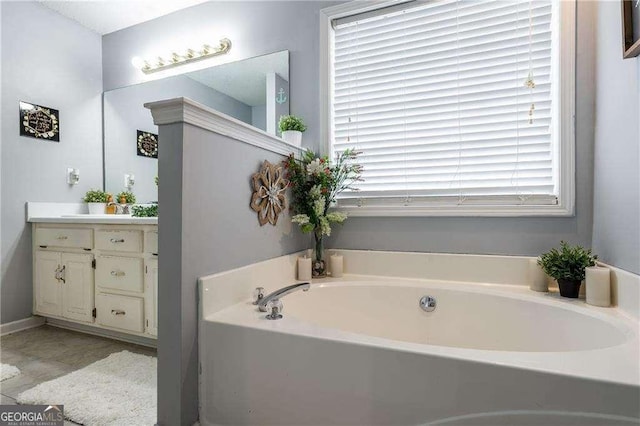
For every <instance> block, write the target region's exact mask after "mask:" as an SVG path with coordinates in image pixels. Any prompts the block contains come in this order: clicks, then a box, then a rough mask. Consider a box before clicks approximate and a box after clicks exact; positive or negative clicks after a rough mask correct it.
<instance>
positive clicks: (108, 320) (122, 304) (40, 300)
mask: <svg viewBox="0 0 640 426" xmlns="http://www.w3.org/2000/svg"><path fill="white" fill-rule="evenodd" d="M33 227H34V232H33V243H34V244H33V247H34V253H33V270H34V275H33V276H34V283H33V287H34V307H33V310H34V313H35V314H37V315H42V316H45V317H52V318H58V319H64V320H67V321H74V322H79V323H83V324H91V325H92V326H94V327H98V328H104V329H109V330H114V331H119V332H123V333H129V334H135V335H140V336H144V337H152V338H155V337H156V336H157V330H158V326H157V321H158V313H157V301H158V297H157V290H158V259H157V256H158V255H157V253H158V247H157V241H158V230H157V226H156V225H122V224H118V225H116V224H114V225H111V224H49V223H34V225H33Z"/></svg>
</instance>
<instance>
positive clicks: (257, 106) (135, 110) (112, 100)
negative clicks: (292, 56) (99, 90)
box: [103, 50, 289, 203]
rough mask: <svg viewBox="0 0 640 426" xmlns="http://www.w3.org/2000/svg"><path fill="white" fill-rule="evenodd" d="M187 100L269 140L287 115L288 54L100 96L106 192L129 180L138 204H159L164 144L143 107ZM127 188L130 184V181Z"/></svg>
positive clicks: (120, 187) (122, 186)
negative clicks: (158, 182) (158, 180)
mask: <svg viewBox="0 0 640 426" xmlns="http://www.w3.org/2000/svg"><path fill="white" fill-rule="evenodd" d="M176 97H187V98H191V99H193V100H194V101H196V102H200V103H202V104H204V105H207V106H209V107H211V108H213V109H216V110H218V111H220V112H222V113H224V114H227V115H230V116H232V117H234V118H237V119H238V120H241V121H243V122H245V123H247V124H250V125H252V126H254V127H257V128H259V129H261V130H264V131H266V132H268V133H271V134H273V135H276V134H277V122H278V119H279V118H280V116H281V115H285V114H289V52H288V51H286V50H285V51H281V52H276V53H272V54H268V55H263V56H258V57H254V58H249V59H244V60H241V61H236V62H230V63H226V64H222V65H217V66H213V67H210V68H205V69H201V70H197V71H193V72H189V73H185V74H180V75H175V76H171V77H167V78H163V79H160V80H153V81H148V82H145V83H140V84H136V85H133V86H127V87H123V88H119V89H115V90H111V91H108V92H105V93H104V96H103V117H104V118H103V120H104V121H103V124H104V176H105V191H107V192H109V193H111V194H114V195H115V194H117V193H119V192H121V191H126V190H129V189H128V188H127V180H128V179H127V178H129V179H131V180H132V181H133V186H132V187H131V189H130V190H131V191H132V192H133V193H134V194H135V195H136V198H137V202H138V203H149V202H152V201H155V200H157V199H158V188H157V186H156V183H155V179H156V176H157V175H158V160H157V151H158V149H162V148H161V146H162V141H160V140H158V139H157V134H158V128H157V126H155V125H154V124H153V119H152V117H151V113H150V112H149V110H148V109H146V108H145V107H144V104H145V103H147V102H153V101H159V100H163V99H170V98H176ZM129 183H130V182H129Z"/></svg>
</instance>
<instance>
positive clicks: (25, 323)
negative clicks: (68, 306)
mask: <svg viewBox="0 0 640 426" xmlns="http://www.w3.org/2000/svg"><path fill="white" fill-rule="evenodd" d="M44 322H45V319H44V318H43V317H37V316H31V317H29V318H25V319H21V320H18V321H13V322H8V323H6V324H0V336H5V335H7V334H11V333H15V332H17V331H22V330H27V329H29V328H35V327H40V326H41V325H44Z"/></svg>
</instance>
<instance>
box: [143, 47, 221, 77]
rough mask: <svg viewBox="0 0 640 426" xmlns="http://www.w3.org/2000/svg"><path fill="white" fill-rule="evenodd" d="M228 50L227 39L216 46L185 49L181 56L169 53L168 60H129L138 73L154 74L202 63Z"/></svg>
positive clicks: (158, 58)
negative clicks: (192, 63) (193, 63)
mask: <svg viewBox="0 0 640 426" xmlns="http://www.w3.org/2000/svg"><path fill="white" fill-rule="evenodd" d="M229 50H231V40H229V39H228V38H222V39H220V41H219V42H218V44H217V45H216V46H211V45H209V44H204V45H202V48H200V50H194V49H187V50H186V51H185V52H184V53H183V54H179V53H177V52H171V54H170V56H169V57H168V58H164V57H162V56H158V57H157V58H155V59H140V58H138V57H136V58H133V59H132V60H131V63H132V64H133V65H134V66H135V67H136V68H140V71H142V72H143V73H145V74H152V73H154V72H158V71H164V70H166V69H169V68H175V67H179V66H181V65H185V64H189V63H191V62H196V61H202V60H203V59H209V58H213V57H214V56H220V55H224V54H226V53H228V52H229Z"/></svg>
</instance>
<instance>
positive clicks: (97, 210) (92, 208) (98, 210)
mask: <svg viewBox="0 0 640 426" xmlns="http://www.w3.org/2000/svg"><path fill="white" fill-rule="evenodd" d="M87 206H88V207H89V214H105V213H106V211H107V203H87Z"/></svg>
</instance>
